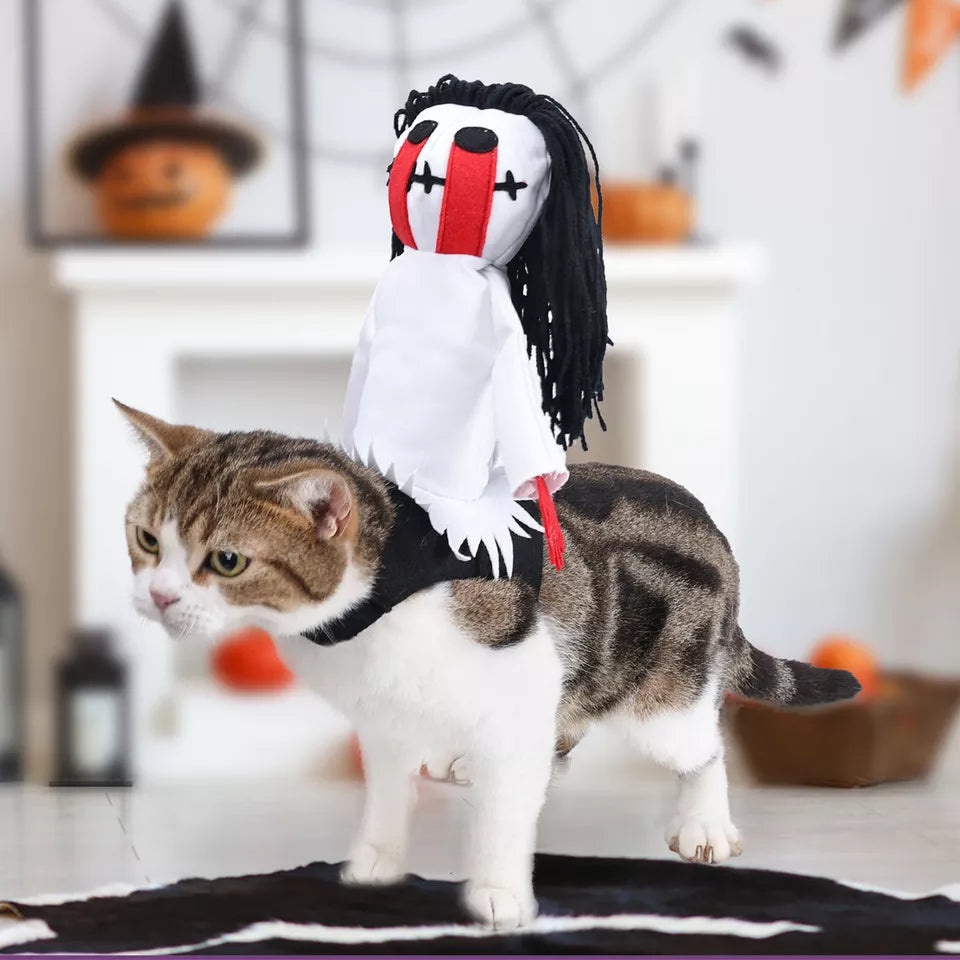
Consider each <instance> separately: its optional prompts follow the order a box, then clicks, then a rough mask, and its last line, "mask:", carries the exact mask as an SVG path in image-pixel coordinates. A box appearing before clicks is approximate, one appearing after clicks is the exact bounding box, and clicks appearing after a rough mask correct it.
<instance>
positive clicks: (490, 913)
mask: <svg viewBox="0 0 960 960" xmlns="http://www.w3.org/2000/svg"><path fill="white" fill-rule="evenodd" d="M463 902H464V905H465V906H466V908H467V910H468V911H469V912H470V915H471V916H472V917H473V918H474V920H477V921H478V922H479V923H482V924H483V925H484V926H485V927H490V928H491V929H492V930H516V929H517V927H523V926H526V924H528V923H530V921H531V920H533V918H534V917H535V916H536V915H537V901H536V900H534V898H533V893H532V892H531V891H530V890H516V889H510V888H508V887H493V886H488V885H485V884H473V883H468V884H467V885H466V888H465V890H464V895H463Z"/></svg>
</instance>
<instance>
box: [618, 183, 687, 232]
mask: <svg viewBox="0 0 960 960" xmlns="http://www.w3.org/2000/svg"><path fill="white" fill-rule="evenodd" d="M692 229H693V202H692V201H691V199H690V197H689V195H688V194H686V193H684V192H683V191H682V190H680V189H678V188H677V187H673V186H669V185H668V184H662V183H608V184H605V185H604V188H603V237H604V239H605V240H610V241H613V242H620V243H679V242H680V241H682V240H685V239H686V238H687V237H689V236H690V232H691V230H692Z"/></svg>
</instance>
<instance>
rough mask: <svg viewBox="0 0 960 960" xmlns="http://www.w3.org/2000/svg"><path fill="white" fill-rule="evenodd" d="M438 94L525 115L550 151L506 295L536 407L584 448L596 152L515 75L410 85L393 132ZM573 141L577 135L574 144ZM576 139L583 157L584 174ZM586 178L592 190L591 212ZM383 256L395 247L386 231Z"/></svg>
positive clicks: (590, 377) (596, 344)
mask: <svg viewBox="0 0 960 960" xmlns="http://www.w3.org/2000/svg"><path fill="white" fill-rule="evenodd" d="M440 103H456V104H460V105H461V106H468V107H479V108H481V109H491V108H494V109H497V110H503V111H505V112H507V113H516V114H519V115H521V116H524V117H526V118H527V119H528V120H530V121H531V122H532V123H533V124H534V125H535V126H536V127H537V129H539V131H540V133H541V134H542V135H543V139H544V140H545V141H546V146H547V153H548V154H549V156H550V190H549V192H548V194H547V199H546V201H545V202H544V205H543V210H542V211H541V213H540V217H539V220H538V221H537V223H536V225H535V226H534V228H533V230H532V231H531V233H530V236H529V237H527V239H526V241H525V242H524V244H523V246H522V247H521V248H520V250H519V251H518V252H517V254H516V255H515V256H514V258H513V259H512V260H511V261H510V262H509V263H508V264H507V276H508V278H509V281H510V296H511V299H512V300H513V305H514V307H515V309H516V311H517V313H518V315H519V316H520V322H521V324H522V325H523V331H524V333H525V334H526V337H527V348H528V351H529V352H530V353H531V354H534V355H535V357H536V364H537V372H538V374H539V375H540V384H541V392H542V401H543V410H544V413H546V414H547V415H548V416H549V418H550V427H551V429H552V431H553V434H554V436H555V437H556V440H557V443H559V444H560V445H561V446H562V447H563V448H564V449H565V450H566V449H567V448H568V447H570V446H571V445H572V444H573V443H575V442H576V441H577V440H579V441H580V443H581V445H582V446H583V449H584V450H586V449H587V441H586V437H585V436H584V423H585V421H586V420H588V419H592V417H593V414H594V412H596V415H597V420H598V421H599V423H600V426H601V428H602V429H604V430H606V428H607V426H606V424H605V423H604V422H603V417H602V416H601V415H600V407H599V403H600V401H601V400H603V356H604V353H605V352H606V348H607V344H608V343H610V340H609V339H608V337H607V285H606V278H605V276H604V271H603V240H602V238H601V235H600V226H601V222H602V217H603V194H602V192H601V190H600V168H599V164H598V163H597V155H596V152H595V151H594V149H593V145H592V144H591V143H590V140H589V139H588V137H587V135H586V134H585V133H584V132H583V130H582V128H581V127H580V124H579V123H577V121H576V120H575V119H574V118H573V117H572V116H571V115H570V113H569V111H568V110H567V109H566V108H565V107H564V106H563V105H562V104H560V103H558V102H557V101H556V100H554V99H553V97H550V96H547V95H546V94H542V93H534V91H533V90H531V89H530V88H529V87H527V86H524V85H523V84H520V83H494V84H489V85H488V84H484V83H481V82H480V81H479V80H475V81H469V82H468V81H465V80H459V79H458V78H457V77H455V76H453V75H452V74H447V75H446V76H443V77H441V78H440V79H439V80H438V81H437V82H436V83H435V84H434V85H433V86H431V87H430V88H429V89H427V90H425V91H418V90H411V91H410V95H409V96H408V97H407V102H406V103H405V104H404V105H403V107H401V108H400V109H399V110H398V111H397V112H396V114H395V115H394V118H393V128H394V131H395V133H396V135H397V136H398V137H399V136H400V135H401V134H402V133H403V131H404V130H406V129H407V128H409V127H411V126H412V125H413V124H414V122H415V121H416V118H417V116H418V114H419V113H420V112H421V111H423V110H425V109H426V108H427V107H432V106H435V105H437V104H440ZM581 141H582V144H581ZM584 146H586V149H587V151H589V154H590V159H591V160H592V162H593V169H594V174H593V176H592V177H591V175H590V170H589V167H588V165H587V158H586V154H585V153H584ZM591 186H593V187H594V189H595V190H596V195H597V212H596V216H594V210H593V200H592V197H591ZM391 247H392V255H393V257H396V256H399V255H400V254H401V253H403V244H402V243H401V242H400V239H399V238H398V237H397V235H396V233H394V235H393V241H392V245H391Z"/></svg>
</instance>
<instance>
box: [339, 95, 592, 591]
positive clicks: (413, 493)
mask: <svg viewBox="0 0 960 960" xmlns="http://www.w3.org/2000/svg"><path fill="white" fill-rule="evenodd" d="M394 128H395V131H396V133H397V136H398V140H397V144H396V147H395V150H394V158H393V162H392V163H391V164H390V167H389V180H388V198H389V205H390V218H391V222H392V226H393V259H392V260H391V262H390V264H389V266H388V267H387V269H386V270H385V272H384V274H383V277H382V278H381V280H380V283H379V284H378V286H377V289H376V291H375V292H374V295H373V299H372V301H371V304H370V308H369V310H368V313H367V317H366V320H365V322H364V326H363V330H362V332H361V336H360V342H359V344H358V346H357V349H356V353H355V355H354V360H353V366H352V370H351V374H350V380H349V384H348V388H347V397H346V402H345V407H344V441H345V446H346V448H347V449H348V450H349V451H351V452H352V453H353V454H354V456H356V457H357V458H358V459H360V460H362V461H363V462H365V463H367V464H368V465H369V466H375V467H376V468H377V469H379V470H380V471H381V472H382V473H384V474H385V475H386V476H387V477H388V478H390V479H393V480H396V482H397V483H398V485H399V486H400V487H401V489H402V490H403V491H404V492H405V493H406V494H408V495H409V496H410V497H411V498H412V499H413V500H414V501H415V502H416V503H417V504H419V505H420V506H421V507H422V508H423V509H424V510H426V512H427V515H428V517H429V519H430V523H431V525H432V527H433V529H434V530H435V531H436V532H437V533H439V534H441V535H443V536H444V537H446V540H447V543H448V544H449V547H450V549H451V550H452V551H453V553H454V555H455V556H456V557H457V558H458V559H460V560H467V559H469V558H471V557H473V558H475V557H476V556H477V553H478V550H479V548H480V546H481V544H482V545H483V546H484V547H485V549H486V553H487V555H488V557H489V560H490V565H491V567H492V575H493V576H497V575H498V573H499V570H500V568H501V564H502V569H503V570H504V572H505V573H506V575H507V576H511V575H512V573H513V570H514V553H515V540H514V537H515V536H516V537H528V536H529V532H528V531H529V530H531V529H532V530H540V529H543V530H544V532H545V539H546V543H547V547H548V550H549V552H550V558H551V560H552V562H553V563H554V565H555V566H556V567H557V568H558V569H559V568H560V567H561V566H562V563H563V559H562V556H563V534H562V531H561V530H560V527H559V523H558V521H557V517H556V511H555V509H554V506H553V502H552V494H554V493H555V492H556V491H557V490H559V489H560V487H561V486H563V484H564V483H565V482H566V480H567V478H568V476H569V474H568V471H567V468H566V465H565V462H564V453H563V452H564V450H565V449H566V448H567V447H568V446H569V445H570V444H571V443H573V442H575V441H577V440H579V441H581V443H583V445H584V448H585V447H586V443H585V438H584V421H585V420H586V419H587V418H590V417H592V415H593V413H594V411H596V412H597V415H598V419H600V418H599V409H598V406H597V405H598V403H599V401H600V400H601V399H602V397H603V380H602V364H603V356H604V352H605V349H606V345H607V342H608V339H607V318H606V286H605V280H604V273H603V250H602V241H601V237H600V214H601V210H602V206H601V202H602V201H601V192H600V183H599V178H598V175H597V174H594V176H593V177H591V175H590V171H589V168H588V165H587V160H586V156H585V155H584V148H583V145H582V143H581V138H582V141H583V143H584V144H586V147H587V149H588V150H589V152H590V156H591V158H592V160H593V164H594V168H595V169H596V166H597V164H596V156H595V154H594V152H593V148H592V146H591V145H590V143H589V141H588V140H587V139H586V137H585V135H584V134H583V131H582V130H581V129H580V126H579V125H578V124H577V122H576V121H575V120H574V119H573V117H571V116H570V114H569V113H568V112H567V111H566V110H565V109H564V107H562V106H561V105H560V104H559V103H557V101H556V100H554V99H553V98H552V97H548V96H546V95H543V94H537V93H534V92H533V91H532V90H531V89H530V88H529V87H525V86H523V85H521V84H511V83H506V84H492V85H485V84H482V83H480V82H472V83H468V82H465V81H462V80H458V79H457V78H456V77H453V76H445V77H442V78H441V79H440V80H439V81H438V82H437V83H436V84H435V85H434V86H432V87H430V88H429V89H428V90H427V91H425V92H417V91H413V92H411V94H410V96H409V98H408V100H407V102H406V104H405V106H404V107H403V108H402V109H401V110H399V111H398V112H397V114H396V116H395V118H394ZM592 187H593V188H595V190H596V195H597V215H596V216H595V215H594V209H593V201H592V196H591V188H592ZM600 423H601V425H603V421H602V419H600ZM523 500H535V501H536V502H537V505H538V508H539V509H538V510H534V511H531V510H528V509H527V508H526V507H525V506H524V505H523V504H521V503H520V502H519V501H523ZM537 515H539V516H540V519H541V522H542V527H541V525H540V523H538V522H537Z"/></svg>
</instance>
